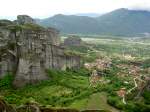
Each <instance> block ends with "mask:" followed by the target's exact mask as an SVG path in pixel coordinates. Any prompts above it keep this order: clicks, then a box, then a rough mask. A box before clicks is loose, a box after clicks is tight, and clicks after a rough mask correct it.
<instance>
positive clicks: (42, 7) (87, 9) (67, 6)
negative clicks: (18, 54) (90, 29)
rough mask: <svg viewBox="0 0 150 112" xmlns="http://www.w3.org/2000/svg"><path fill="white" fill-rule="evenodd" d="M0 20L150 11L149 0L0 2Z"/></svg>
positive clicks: (34, 0) (16, 0)
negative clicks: (121, 11) (128, 10)
mask: <svg viewBox="0 0 150 112" xmlns="http://www.w3.org/2000/svg"><path fill="white" fill-rule="evenodd" d="M0 3H1V6H0V18H14V17H16V15H19V14H27V15H30V16H32V17H35V18H45V17H49V16H52V15H54V14H60V13H61V14H76V13H100V14H101V13H106V12H109V11H112V10H115V9H118V8H130V9H141V10H150V0H0Z"/></svg>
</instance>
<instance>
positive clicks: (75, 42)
mask: <svg viewBox="0 0 150 112" xmlns="http://www.w3.org/2000/svg"><path fill="white" fill-rule="evenodd" d="M81 44H82V40H81V38H79V37H78V36H75V35H71V36H69V37H68V38H67V39H65V40H64V45H65V46H80V45H81Z"/></svg>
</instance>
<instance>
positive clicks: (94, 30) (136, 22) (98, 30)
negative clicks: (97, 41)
mask: <svg viewBox="0 0 150 112" xmlns="http://www.w3.org/2000/svg"><path fill="white" fill-rule="evenodd" d="M149 18H150V12H149V11H144V10H129V9H125V8H121V9H117V10H114V11H112V12H109V13H106V14H103V15H101V16H99V17H88V16H78V15H63V14H57V15H55V16H53V17H50V18H46V19H42V20H40V21H37V23H38V24H40V25H42V26H45V27H55V28H57V29H58V30H60V31H61V32H62V33H77V34H100V35H119V36H144V35H145V34H149V33H150V21H149Z"/></svg>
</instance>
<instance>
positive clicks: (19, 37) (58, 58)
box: [0, 15, 80, 87]
mask: <svg viewBox="0 0 150 112" xmlns="http://www.w3.org/2000/svg"><path fill="white" fill-rule="evenodd" d="M0 22H1V21H0ZM16 22H17V23H19V24H21V25H18V24H15V23H9V25H6V24H2V25H1V26H0V40H1V41H0V77H1V78H2V77H3V76H4V75H5V74H7V73H13V74H15V80H14V83H13V84H14V85H15V86H16V87H22V86H24V85H25V84H34V83H36V82H38V81H41V80H46V79H48V77H47V75H46V73H45V70H46V69H50V68H51V69H60V70H65V69H66V68H74V67H79V66H80V57H79V56H68V55H66V54H65V49H64V48H62V47H61V46H60V45H59V44H60V41H59V40H60V39H59V37H58V33H59V32H58V31H57V30H56V29H53V28H48V29H45V28H42V27H40V26H38V25H36V24H33V20H32V18H30V17H28V16H24V15H23V16H18V20H17V21H16ZM30 23H32V24H30ZM7 24H8V23H7Z"/></svg>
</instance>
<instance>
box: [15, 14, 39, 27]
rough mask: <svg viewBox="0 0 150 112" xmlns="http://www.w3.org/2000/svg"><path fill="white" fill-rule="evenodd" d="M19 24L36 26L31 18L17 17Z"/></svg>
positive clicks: (25, 16)
mask: <svg viewBox="0 0 150 112" xmlns="http://www.w3.org/2000/svg"><path fill="white" fill-rule="evenodd" d="M17 23H18V24H22V25H23V24H30V23H33V24H35V23H36V22H35V21H34V19H32V18H31V17H30V16H27V15H18V16H17Z"/></svg>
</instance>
